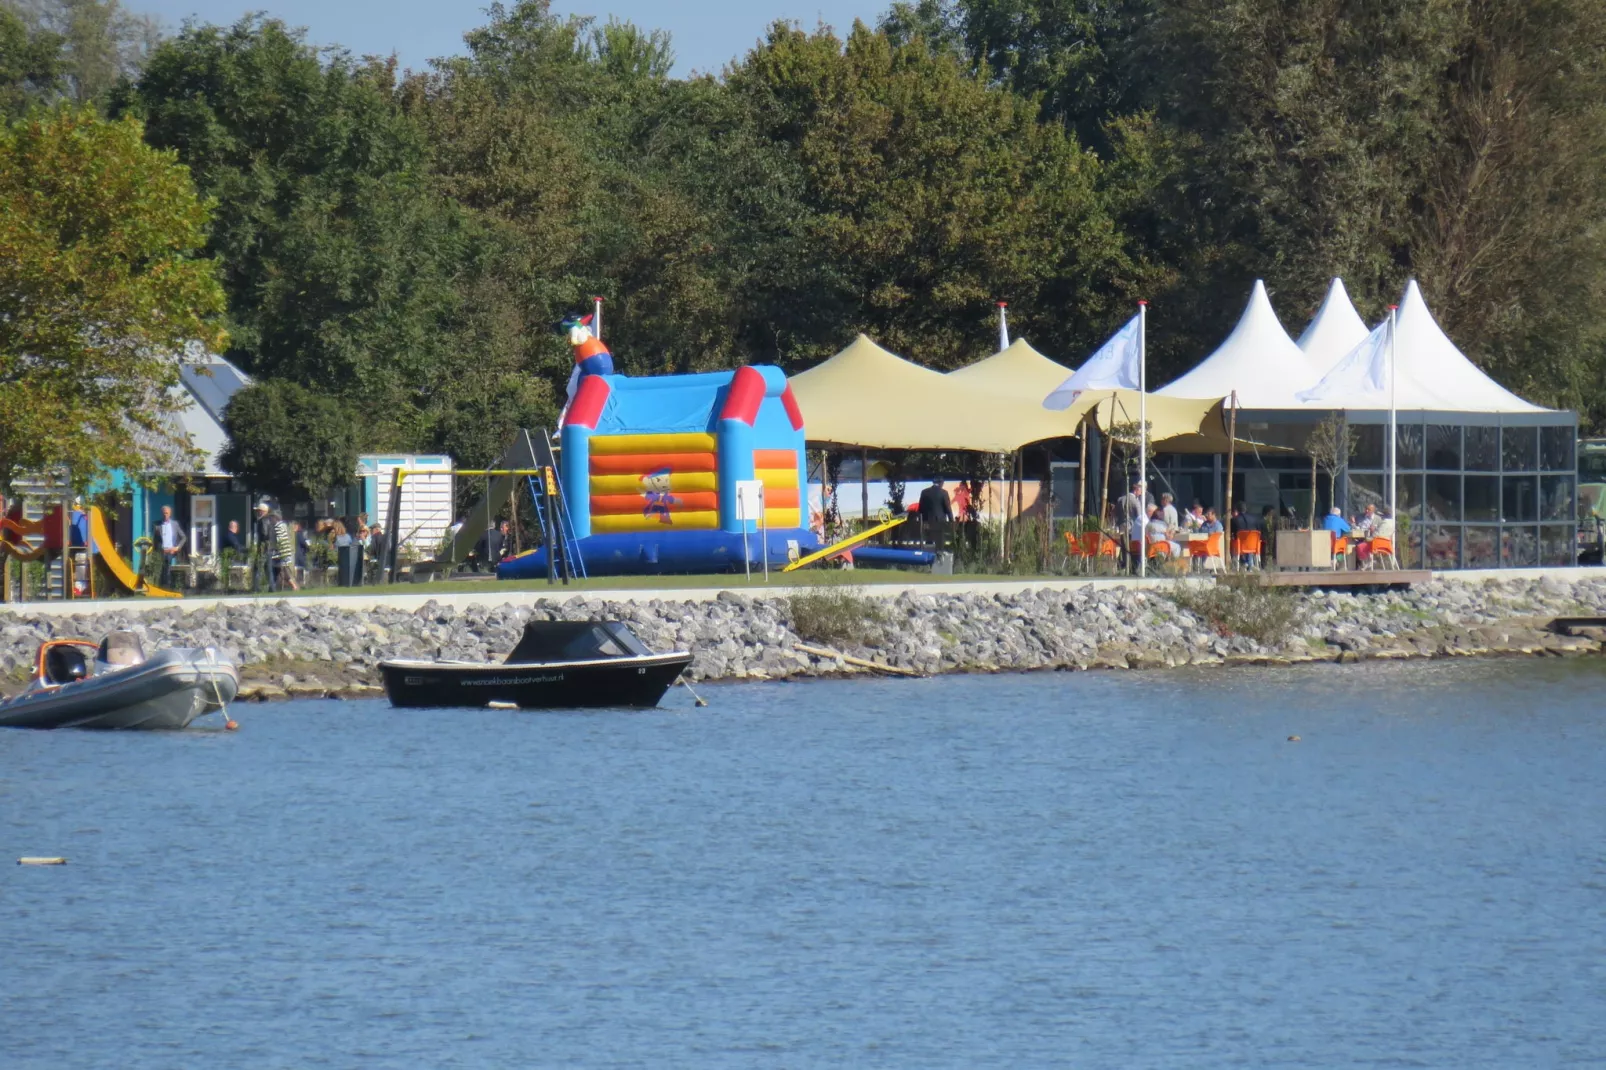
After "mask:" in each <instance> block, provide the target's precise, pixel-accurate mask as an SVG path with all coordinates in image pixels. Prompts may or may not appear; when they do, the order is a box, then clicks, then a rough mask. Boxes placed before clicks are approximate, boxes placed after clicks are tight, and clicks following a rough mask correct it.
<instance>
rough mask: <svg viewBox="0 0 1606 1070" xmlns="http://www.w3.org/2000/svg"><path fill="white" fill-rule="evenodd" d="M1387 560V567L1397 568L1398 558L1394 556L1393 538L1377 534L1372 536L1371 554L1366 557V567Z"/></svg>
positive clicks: (1373, 566) (1398, 565)
mask: <svg viewBox="0 0 1606 1070" xmlns="http://www.w3.org/2000/svg"><path fill="white" fill-rule="evenodd" d="M1383 561H1387V563H1388V567H1389V568H1399V567H1400V560H1399V558H1397V557H1395V556H1394V540H1393V539H1385V538H1381V537H1379V536H1375V535H1374V536H1373V537H1372V556H1371V557H1370V558H1368V559H1367V562H1366V567H1367V568H1377V567H1378V565H1379V563H1380V562H1383Z"/></svg>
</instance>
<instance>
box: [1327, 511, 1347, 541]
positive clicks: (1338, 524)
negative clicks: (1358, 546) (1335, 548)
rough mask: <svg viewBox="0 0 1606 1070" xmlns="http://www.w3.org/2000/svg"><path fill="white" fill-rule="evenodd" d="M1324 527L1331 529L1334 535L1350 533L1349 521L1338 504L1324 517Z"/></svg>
mask: <svg viewBox="0 0 1606 1070" xmlns="http://www.w3.org/2000/svg"><path fill="white" fill-rule="evenodd" d="M1322 527H1324V528H1326V529H1327V530H1328V531H1331V532H1332V533H1333V534H1334V535H1348V534H1349V533H1350V524H1349V521H1348V520H1345V519H1344V514H1343V513H1341V512H1340V511H1339V508H1338V506H1336V505H1335V506H1333V507H1332V508H1331V509H1329V510H1328V511H1327V515H1326V516H1325V517H1323V518H1322Z"/></svg>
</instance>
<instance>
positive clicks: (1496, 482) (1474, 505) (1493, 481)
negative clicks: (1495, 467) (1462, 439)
mask: <svg viewBox="0 0 1606 1070" xmlns="http://www.w3.org/2000/svg"><path fill="white" fill-rule="evenodd" d="M1467 430H1468V431H1471V430H1472V428H1470V427H1469V428H1467ZM1463 493H1464V498H1463V500H1464V501H1465V502H1466V518H1467V519H1468V520H1499V519H1500V477H1499V476H1473V475H1469V476H1467V479H1466V490H1465V491H1464V492H1463ZM1470 537H1471V536H1468V538H1470ZM1468 567H1471V566H1468Z"/></svg>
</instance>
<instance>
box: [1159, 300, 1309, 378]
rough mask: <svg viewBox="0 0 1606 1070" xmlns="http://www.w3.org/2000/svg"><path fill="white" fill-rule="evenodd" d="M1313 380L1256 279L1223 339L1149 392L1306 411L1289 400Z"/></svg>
mask: <svg viewBox="0 0 1606 1070" xmlns="http://www.w3.org/2000/svg"><path fill="white" fill-rule="evenodd" d="M1319 377H1320V373H1319V372H1318V371H1317V370H1316V368H1315V366H1314V365H1313V364H1312V363H1311V361H1310V359H1309V358H1308V357H1306V355H1305V354H1304V353H1303V352H1302V351H1301V350H1300V348H1299V347H1298V346H1297V345H1295V344H1294V340H1293V339H1292V338H1290V337H1288V332H1287V331H1285V330H1283V325H1282V324H1281V323H1279V322H1278V320H1277V313H1276V312H1274V311H1272V307H1271V299H1270V298H1268V297H1267V296H1266V284H1265V283H1264V282H1262V281H1261V280H1259V279H1256V280H1255V289H1254V292H1253V293H1251V294H1250V295H1249V307H1248V308H1245V309H1244V314H1243V316H1241V317H1240V318H1239V320H1238V326H1236V327H1234V328H1233V331H1232V333H1231V334H1229V335H1228V336H1227V340H1226V341H1225V342H1223V343H1221V346H1220V347H1219V348H1218V349H1217V350H1216V351H1215V352H1214V353H1212V354H1210V355H1209V356H1208V357H1206V358H1205V359H1204V360H1203V361H1201V362H1200V363H1199V365H1198V366H1197V367H1195V368H1194V369H1193V370H1192V371H1190V372H1188V373H1187V374H1186V375H1184V376H1182V378H1180V379H1177V380H1174V381H1173V382H1171V383H1169V384H1167V385H1166V386H1164V387H1162V388H1161V389H1159V390H1157V391H1155V393H1156V394H1159V395H1160V396H1162V397H1173V398H1223V397H1227V396H1228V395H1230V394H1233V393H1236V394H1237V395H1238V406H1239V407H1240V408H1245V409H1301V408H1306V407H1307V406H1306V405H1305V403H1303V402H1301V401H1299V400H1297V399H1296V398H1295V396H1294V395H1295V394H1297V393H1299V391H1301V390H1305V389H1307V388H1308V387H1310V385H1311V384H1312V383H1314V382H1315V381H1316V380H1317V379H1318V378H1319Z"/></svg>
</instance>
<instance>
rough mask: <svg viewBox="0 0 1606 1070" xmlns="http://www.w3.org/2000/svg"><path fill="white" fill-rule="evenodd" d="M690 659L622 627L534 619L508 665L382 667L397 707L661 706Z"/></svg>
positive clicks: (437, 663) (388, 693) (610, 622)
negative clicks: (657, 648)
mask: <svg viewBox="0 0 1606 1070" xmlns="http://www.w3.org/2000/svg"><path fill="white" fill-rule="evenodd" d="M690 664H691V654H689V653H687V652H686V651H684V650H677V651H673V652H671V653H668V654H654V653H653V652H652V651H650V650H648V649H647V648H646V647H645V646H643V645H642V643H641V640H640V639H637V638H636V636H635V634H634V633H633V632H631V630H630V629H629V628H628V627H626V626H625V625H624V624H623V623H621V622H619V621H616V620H607V621H565V620H532V621H530V622H529V623H528V624H526V625H525V626H524V635H523V636H522V637H521V638H520V639H519V643H518V646H516V647H514V648H513V653H511V654H509V655H508V656H507V660H506V661H504V662H501V663H500V664H497V663H494V662H476V661H382V662H380V663H379V672H380V675H381V676H382V677H383V678H384V681H385V694H386V696H387V697H389V699H390V704H391V705H392V706H477V707H486V706H491V707H497V708H509V707H517V708H519V709H525V710H559V709H575V708H580V707H598V706H636V707H641V706H656V705H658V700H659V699H661V698H663V697H664V692H665V691H668V690H669V688H670V687H671V686H672V685H673V684H674V682H675V680H676V679H678V678H679V676H680V674H681V673H682V672H683V671H684V670H685V668H686V666H688V665H690Z"/></svg>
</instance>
